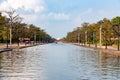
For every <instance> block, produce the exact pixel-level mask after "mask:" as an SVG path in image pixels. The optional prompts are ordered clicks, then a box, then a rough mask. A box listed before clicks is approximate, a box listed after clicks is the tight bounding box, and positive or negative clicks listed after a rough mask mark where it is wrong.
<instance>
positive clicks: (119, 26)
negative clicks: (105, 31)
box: [112, 16, 120, 51]
mask: <svg viewBox="0 0 120 80" xmlns="http://www.w3.org/2000/svg"><path fill="white" fill-rule="evenodd" d="M112 29H113V31H114V33H115V35H116V36H117V38H118V40H117V41H118V43H117V44H118V51H119V50H120V47H119V44H120V17H119V16H117V17H115V18H113V19H112Z"/></svg>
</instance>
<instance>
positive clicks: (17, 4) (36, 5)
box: [0, 0, 44, 12]
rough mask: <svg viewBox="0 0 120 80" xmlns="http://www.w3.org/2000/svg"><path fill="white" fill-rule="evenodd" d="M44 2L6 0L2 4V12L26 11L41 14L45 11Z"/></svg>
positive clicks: (0, 4) (35, 0)
mask: <svg viewBox="0 0 120 80" xmlns="http://www.w3.org/2000/svg"><path fill="white" fill-rule="evenodd" d="M43 4H44V0H5V1H3V2H1V3H0V10H8V9H10V8H12V9H15V10H16V9H20V8H21V9H24V10H27V11H29V10H33V11H34V12H41V11H43V10H44V6H43Z"/></svg>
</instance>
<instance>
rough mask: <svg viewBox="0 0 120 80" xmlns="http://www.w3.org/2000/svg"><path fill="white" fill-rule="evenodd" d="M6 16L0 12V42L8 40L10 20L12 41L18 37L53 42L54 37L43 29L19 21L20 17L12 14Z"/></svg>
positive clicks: (15, 40)
mask: <svg viewBox="0 0 120 80" xmlns="http://www.w3.org/2000/svg"><path fill="white" fill-rule="evenodd" d="M13 19H14V21H10V18H6V17H4V16H2V14H1V12H0V43H3V42H6V40H8V41H9V40H10V22H11V23H12V25H11V27H12V41H13V42H17V41H18V40H19V39H20V38H29V39H30V40H31V41H34V40H35V41H40V42H53V41H54V40H55V39H54V38H52V37H51V36H50V35H49V34H47V33H46V32H45V31H44V30H43V29H41V28H40V27H37V26H35V25H33V24H30V25H29V24H26V23H21V21H22V20H21V18H20V17H18V16H15V17H14V16H13V18H12V17H11V20H13Z"/></svg>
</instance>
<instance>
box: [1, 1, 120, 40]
mask: <svg viewBox="0 0 120 80" xmlns="http://www.w3.org/2000/svg"><path fill="white" fill-rule="evenodd" d="M10 8H12V9H15V10H16V12H17V13H18V14H19V15H20V16H21V17H23V19H24V20H23V22H25V23H27V24H34V25H36V26H38V27H40V28H41V29H44V30H45V31H46V32H47V33H48V34H50V35H51V36H52V37H54V38H57V39H59V38H63V37H65V36H66V34H67V33H68V32H70V31H72V30H73V29H74V28H76V27H80V26H81V24H82V23H83V22H88V23H95V22H97V21H99V20H102V19H103V18H108V19H112V18H113V17H116V16H120V0H0V11H3V10H9V9H10Z"/></svg>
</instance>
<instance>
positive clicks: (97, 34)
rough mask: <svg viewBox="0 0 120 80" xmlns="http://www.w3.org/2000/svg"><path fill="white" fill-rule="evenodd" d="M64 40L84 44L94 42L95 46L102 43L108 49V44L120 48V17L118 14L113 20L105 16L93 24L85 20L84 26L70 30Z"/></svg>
mask: <svg viewBox="0 0 120 80" xmlns="http://www.w3.org/2000/svg"><path fill="white" fill-rule="evenodd" d="M63 40H64V41H66V42H72V43H81V44H83V45H87V44H89V46H90V45H91V44H94V45H95V47H97V45H98V44H101V45H103V46H105V48H106V49H107V46H108V45H109V46H112V45H117V49H118V50H120V47H119V44H120V17H119V16H117V17H114V18H112V19H111V20H109V19H107V18H104V19H103V20H100V21H98V22H96V23H93V24H90V23H88V22H84V23H83V24H82V26H80V27H77V28H75V29H74V30H73V31H71V32H68V33H67V36H66V37H65V38H63Z"/></svg>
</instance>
